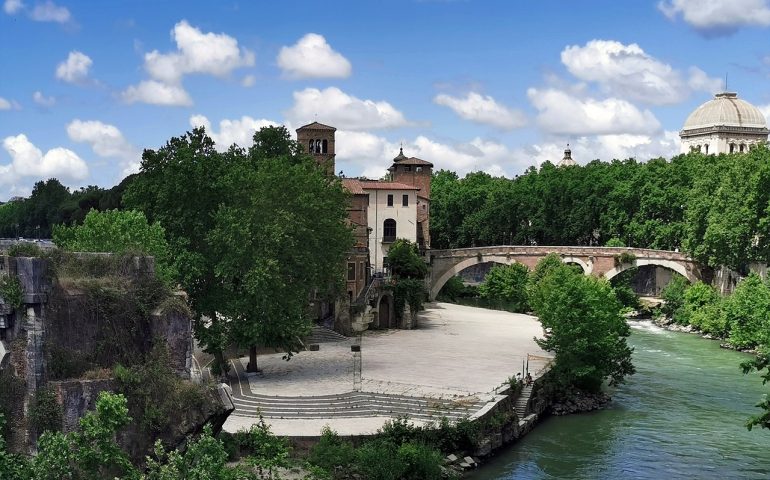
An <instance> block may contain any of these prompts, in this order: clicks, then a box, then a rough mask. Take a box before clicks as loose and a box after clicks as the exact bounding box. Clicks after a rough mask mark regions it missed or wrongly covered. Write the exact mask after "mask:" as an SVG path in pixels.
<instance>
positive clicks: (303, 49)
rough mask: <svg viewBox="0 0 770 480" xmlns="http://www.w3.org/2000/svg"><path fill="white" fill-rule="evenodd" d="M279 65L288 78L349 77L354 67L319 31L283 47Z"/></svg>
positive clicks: (279, 56) (279, 55) (279, 54)
mask: <svg viewBox="0 0 770 480" xmlns="http://www.w3.org/2000/svg"><path fill="white" fill-rule="evenodd" d="M277 60H278V66H279V67H281V70H283V74H284V75H285V76H286V77H288V78H293V79H297V78H347V77H349V76H350V73H351V70H352V67H351V66H350V62H349V61H348V60H347V59H346V58H345V57H343V56H342V55H341V54H340V53H338V52H335V51H334V50H333V49H332V47H331V46H330V45H329V44H328V43H326V39H325V38H324V37H323V36H322V35H318V34H317V33H308V34H307V35H305V36H304V37H302V38H300V39H299V40H298V41H297V43H296V44H294V45H292V46H291V47H281V51H280V52H279V53H278V59H277Z"/></svg>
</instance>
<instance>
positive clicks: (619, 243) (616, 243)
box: [604, 237, 626, 247]
mask: <svg viewBox="0 0 770 480" xmlns="http://www.w3.org/2000/svg"><path fill="white" fill-rule="evenodd" d="M604 246H605V247H625V246H626V244H625V242H623V240H621V239H619V238H618V237H612V238H610V239H609V240H607V242H605V244H604Z"/></svg>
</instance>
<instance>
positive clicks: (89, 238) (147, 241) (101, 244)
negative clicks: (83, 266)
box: [53, 210, 174, 282]
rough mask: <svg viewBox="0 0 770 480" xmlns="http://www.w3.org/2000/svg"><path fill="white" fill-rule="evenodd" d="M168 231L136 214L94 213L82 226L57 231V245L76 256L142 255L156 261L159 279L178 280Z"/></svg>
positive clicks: (117, 211) (112, 211) (58, 226)
mask: <svg viewBox="0 0 770 480" xmlns="http://www.w3.org/2000/svg"><path fill="white" fill-rule="evenodd" d="M165 233H166V232H165V230H164V229H163V227H161V226H160V224H158V223H154V224H152V225H150V224H148V222H147V217H145V215H144V213H142V212H139V211H135V210H124V211H119V210H107V211H104V212H100V211H98V210H91V211H90V212H89V213H88V215H86V217H85V220H84V221H83V224H82V225H73V226H70V227H67V226H63V225H57V226H54V227H53V241H54V243H55V244H56V245H57V246H58V247H59V248H62V249H64V250H69V251H73V252H112V253H132V252H135V253H140V254H146V255H152V256H153V257H155V262H156V267H157V272H158V276H159V277H160V278H162V279H163V280H165V281H166V282H170V281H171V280H172V278H173V277H174V270H173V267H172V265H171V251H170V249H169V245H168V242H167V241H166V236H165Z"/></svg>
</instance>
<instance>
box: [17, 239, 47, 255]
mask: <svg viewBox="0 0 770 480" xmlns="http://www.w3.org/2000/svg"><path fill="white" fill-rule="evenodd" d="M8 256H9V257H42V256H43V249H41V248H40V247H38V246H37V245H36V244H34V243H32V242H19V243H14V244H13V245H11V246H10V247H9V248H8Z"/></svg>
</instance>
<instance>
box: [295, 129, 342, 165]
mask: <svg viewBox="0 0 770 480" xmlns="http://www.w3.org/2000/svg"><path fill="white" fill-rule="evenodd" d="M336 131H337V129H336V128H334V127H330V126H329V125H324V124H323V123H318V122H313V123H309V124H307V125H305V126H303V127H299V128H298V129H297V143H299V144H300V145H301V146H302V147H303V148H304V150H305V152H307V153H308V154H310V155H311V156H312V157H313V158H314V159H315V161H316V163H318V165H320V166H321V167H323V169H324V171H325V172H326V174H327V175H334V157H335V153H334V132H336Z"/></svg>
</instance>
